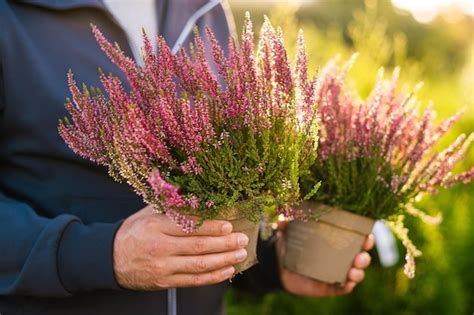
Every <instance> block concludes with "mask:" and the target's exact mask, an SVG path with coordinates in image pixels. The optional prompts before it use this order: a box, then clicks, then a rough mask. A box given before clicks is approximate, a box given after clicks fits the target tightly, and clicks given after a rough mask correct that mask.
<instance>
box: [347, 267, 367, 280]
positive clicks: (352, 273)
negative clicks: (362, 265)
mask: <svg viewBox="0 0 474 315" xmlns="http://www.w3.org/2000/svg"><path fill="white" fill-rule="evenodd" d="M364 277H365V272H364V270H362V269H357V268H351V270H349V273H348V274H347V278H348V279H349V281H352V282H355V283H359V282H361V281H362V280H364Z"/></svg>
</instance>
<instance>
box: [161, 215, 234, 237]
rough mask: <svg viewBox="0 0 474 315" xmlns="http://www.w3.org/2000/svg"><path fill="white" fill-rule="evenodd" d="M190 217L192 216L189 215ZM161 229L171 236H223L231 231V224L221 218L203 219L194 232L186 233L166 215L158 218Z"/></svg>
mask: <svg viewBox="0 0 474 315" xmlns="http://www.w3.org/2000/svg"><path fill="white" fill-rule="evenodd" d="M190 218H192V217H190ZM160 224H161V231H162V232H163V233H165V234H167V235H172V236H190V235H202V236H223V235H227V234H230V233H231V232H232V224H231V223H230V222H228V221H223V220H209V221H205V222H204V223H203V224H202V225H201V226H200V227H199V229H198V230H197V231H196V232H193V233H191V234H186V233H185V232H183V230H182V229H181V228H179V227H178V226H177V225H176V224H175V223H174V222H172V221H171V220H170V219H168V218H167V217H162V218H160Z"/></svg>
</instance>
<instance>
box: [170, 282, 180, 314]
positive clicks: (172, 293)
mask: <svg viewBox="0 0 474 315" xmlns="http://www.w3.org/2000/svg"><path fill="white" fill-rule="evenodd" d="M176 299H177V296H176V288H172V289H168V315H177V313H178V310H177V303H176Z"/></svg>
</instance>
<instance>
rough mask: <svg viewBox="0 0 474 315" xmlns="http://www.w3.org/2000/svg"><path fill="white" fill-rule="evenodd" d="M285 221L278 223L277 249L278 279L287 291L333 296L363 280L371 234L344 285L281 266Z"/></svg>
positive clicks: (371, 240) (345, 291) (343, 292)
mask: <svg viewBox="0 0 474 315" xmlns="http://www.w3.org/2000/svg"><path fill="white" fill-rule="evenodd" d="M285 227H286V222H284V223H280V224H279V231H278V232H277V238H278V239H277V251H278V259H279V265H280V279H281V282H282V285H283V288H284V289H285V290H286V291H287V292H289V293H293V294H296V295H301V296H309V297H323V296H335V295H343V294H348V293H351V292H352V290H353V289H354V287H355V286H356V285H357V284H358V283H359V282H361V281H362V280H364V276H365V272H364V269H365V268H367V267H368V266H369V265H370V260H371V258H370V255H369V254H368V253H367V252H366V251H369V250H371V249H372V247H373V246H374V238H373V235H369V236H368V237H367V239H366V241H365V243H364V246H363V250H364V252H361V253H359V254H357V256H356V257H355V259H354V262H353V265H352V268H351V269H350V270H349V273H348V275H347V279H348V280H347V282H346V284H345V285H344V286H339V285H333V284H328V283H325V282H322V281H318V280H314V279H311V278H308V277H305V276H303V275H300V274H298V273H294V272H292V271H289V270H288V269H285V268H284V267H283V264H282V263H281V262H282V256H283V246H284V243H283V242H284V228H285Z"/></svg>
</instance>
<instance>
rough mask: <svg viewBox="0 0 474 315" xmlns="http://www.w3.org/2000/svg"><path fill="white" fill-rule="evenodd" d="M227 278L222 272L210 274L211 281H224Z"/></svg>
mask: <svg viewBox="0 0 474 315" xmlns="http://www.w3.org/2000/svg"><path fill="white" fill-rule="evenodd" d="M225 279H226V278H225V276H224V275H223V274H222V273H221V272H214V273H212V275H211V276H210V279H209V283H218V282H222V281H224V280H225Z"/></svg>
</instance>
